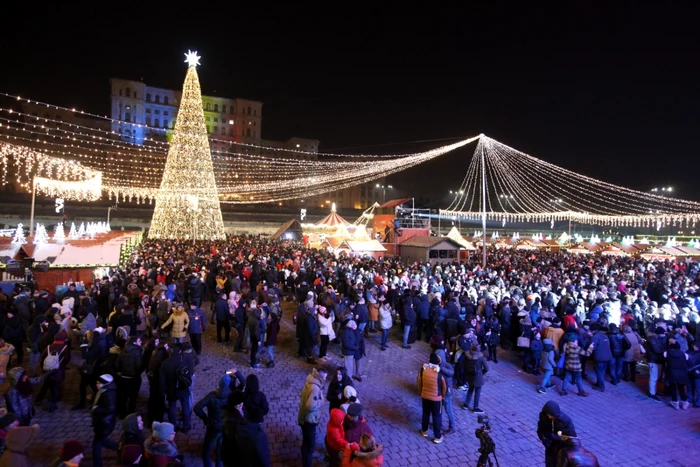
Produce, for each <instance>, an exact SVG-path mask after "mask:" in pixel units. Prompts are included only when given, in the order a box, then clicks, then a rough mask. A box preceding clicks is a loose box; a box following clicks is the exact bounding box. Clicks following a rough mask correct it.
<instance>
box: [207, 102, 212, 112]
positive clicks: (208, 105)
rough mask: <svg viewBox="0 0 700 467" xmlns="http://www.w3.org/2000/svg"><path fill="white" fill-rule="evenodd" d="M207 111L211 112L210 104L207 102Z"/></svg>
mask: <svg viewBox="0 0 700 467" xmlns="http://www.w3.org/2000/svg"><path fill="white" fill-rule="evenodd" d="M207 110H211V103H209V102H207Z"/></svg>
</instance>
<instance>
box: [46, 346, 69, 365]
mask: <svg viewBox="0 0 700 467" xmlns="http://www.w3.org/2000/svg"><path fill="white" fill-rule="evenodd" d="M64 350H66V346H65V345H64V346H63V348H62V349H61V351H60V352H51V351H50V350H49V354H48V355H47V356H46V358H45V359H44V367H43V368H44V371H54V370H58V369H59V368H60V367H61V354H62V353H63V351H64Z"/></svg>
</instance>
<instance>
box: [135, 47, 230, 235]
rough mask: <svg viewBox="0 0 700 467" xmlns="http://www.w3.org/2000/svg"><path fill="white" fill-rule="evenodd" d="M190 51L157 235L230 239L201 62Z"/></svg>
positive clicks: (159, 202)
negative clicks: (217, 177) (218, 184)
mask: <svg viewBox="0 0 700 467" xmlns="http://www.w3.org/2000/svg"><path fill="white" fill-rule="evenodd" d="M195 58H196V52H195V53H194V56H193V55H192V53H191V52H190V55H188V64H189V66H188V68H187V76H186V77H185V83H184V85H183V89H182V99H181V101H180V111H179V112H178V113H177V120H176V121H175V130H174V134H173V139H172V144H171V145H170V150H169V151H168V159H167V161H166V163H165V171H164V172H163V179H162V181H161V185H160V192H159V193H158V195H157V198H156V208H155V210H154V212H153V219H152V220H151V230H150V232H149V236H150V237H151V238H174V239H181V240H189V239H191V240H195V239H197V240H199V239H207V240H209V239H217V238H225V237H226V234H225V233H224V221H223V218H222V217H221V207H220V205H219V195H218V192H217V190H216V180H215V179H214V165H213V163H212V159H211V152H210V150H209V140H208V138H207V128H206V124H205V121H204V111H203V110H202V91H201V88H200V86H199V77H198V76H197V68H196V64H197V63H198V59H195Z"/></svg>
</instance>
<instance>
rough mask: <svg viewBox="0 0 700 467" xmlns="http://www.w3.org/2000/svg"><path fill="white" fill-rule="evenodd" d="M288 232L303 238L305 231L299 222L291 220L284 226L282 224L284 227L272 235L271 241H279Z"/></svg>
mask: <svg viewBox="0 0 700 467" xmlns="http://www.w3.org/2000/svg"><path fill="white" fill-rule="evenodd" d="M286 232H294V233H297V234H298V235H299V236H301V235H302V232H303V231H302V228H301V224H300V223H299V221H298V220H296V219H290V220H288V221H287V222H285V223H284V224H282V227H280V228H279V229H277V231H276V232H275V233H273V234H272V237H270V239H272V240H277V239H279V238H280V237H282V235H284V234H285V233H286Z"/></svg>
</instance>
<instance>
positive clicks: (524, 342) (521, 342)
mask: <svg viewBox="0 0 700 467" xmlns="http://www.w3.org/2000/svg"><path fill="white" fill-rule="evenodd" d="M523 334H524V333H523ZM517 344H518V347H524V348H527V349H529V348H530V338H529V337H525V336H524V335H522V336H520V337H518V342H517Z"/></svg>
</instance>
